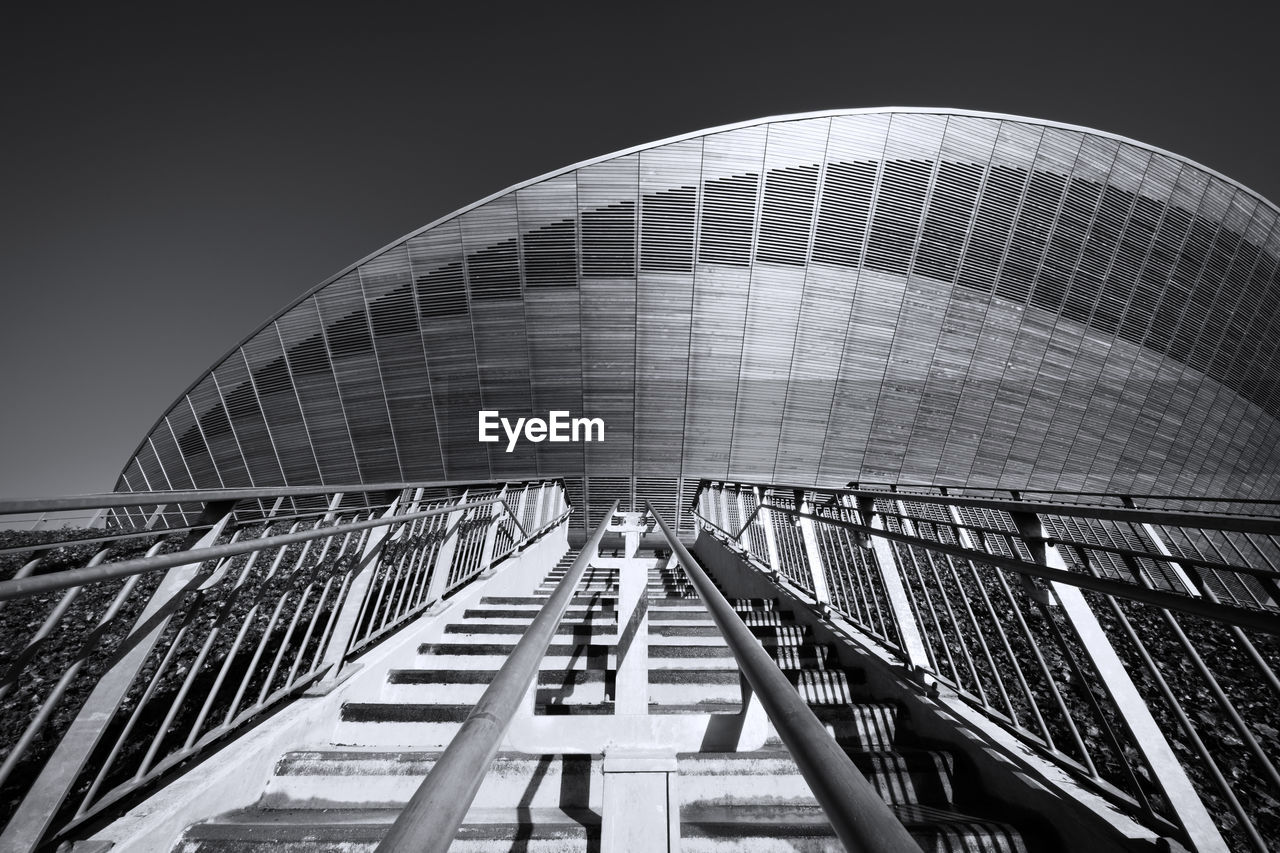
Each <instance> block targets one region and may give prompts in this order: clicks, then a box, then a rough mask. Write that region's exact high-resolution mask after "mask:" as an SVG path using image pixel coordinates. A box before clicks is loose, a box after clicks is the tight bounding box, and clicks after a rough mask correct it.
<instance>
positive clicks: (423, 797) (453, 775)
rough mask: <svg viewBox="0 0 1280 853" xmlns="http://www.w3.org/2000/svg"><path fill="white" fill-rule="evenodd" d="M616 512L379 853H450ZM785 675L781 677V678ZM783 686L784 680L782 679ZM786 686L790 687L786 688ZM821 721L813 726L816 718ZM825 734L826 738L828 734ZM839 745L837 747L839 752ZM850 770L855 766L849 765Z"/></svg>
mask: <svg viewBox="0 0 1280 853" xmlns="http://www.w3.org/2000/svg"><path fill="white" fill-rule="evenodd" d="M617 509H618V502H617V501H614V502H613V505H612V506H611V507H610V508H609V511H608V512H607V513H605V515H604V518H603V519H601V521H600V524H599V525H597V526H596V529H595V530H594V531H593V532H592V534H591V537H590V538H589V539H588V540H587V544H586V545H584V546H583V548H582V550H581V551H580V552H579V553H578V558H577V559H576V560H574V561H573V565H572V566H570V567H569V571H567V572H565V576H564V578H562V579H561V581H560V584H559V585H558V586H557V587H556V589H555V592H553V593H551V597H550V598H549V599H547V603H546V604H545V605H543V607H542V609H541V610H540V611H538V615H537V616H536V617H534V620H533V623H532V624H531V625H530V626H529V628H528V630H527V631H526V632H525V635H524V636H523V637H521V638H520V642H519V643H517V644H516V647H515V649H514V650H513V651H512V652H511V654H510V656H508V657H507V660H506V662H505V663H503V664H502V669H500V670H498V674H497V675H495V676H494V678H493V681H491V682H490V683H489V687H488V688H487V689H486V690H485V691H484V695H483V696H481V697H480V701H479V702H477V703H476V706H475V707H474V708H473V709H472V710H471V714H470V715H469V716H468V717H467V719H466V721H465V722H463V724H462V728H461V729H459V730H458V733H457V734H456V735H454V737H453V740H452V741H451V742H450V743H449V748H448V749H446V750H445V751H444V754H443V755H441V756H440V759H439V760H438V761H437V762H436V764H435V767H433V768H432V769H431V772H430V773H428V774H427V778H426V779H424V780H423V781H422V785H421V786H420V787H419V788H418V791H417V793H415V794H414V795H413V799H411V800H409V804H408V805H406V806H405V807H404V810H403V811H402V812H400V816H399V817H398V818H396V822H395V823H394V824H392V826H391V829H390V831H389V832H387V834H386V836H385V837H384V838H383V839H382V841H381V843H379V844H378V847H377V850H376V851H375V853H401V851H407V850H412V851H414V853H445V851H447V850H448V849H449V847H450V845H451V844H453V837H454V835H456V834H457V832H458V827H459V826H460V825H461V824H462V819H463V818H464V817H465V816H466V814H467V809H469V808H470V807H471V802H472V800H474V799H475V797H476V792H477V791H479V790H480V783H481V782H482V781H483V780H484V775H485V773H486V772H488V769H489V764H490V763H491V762H492V761H493V756H494V755H496V754H497V752H498V747H499V746H500V745H501V744H502V738H503V736H504V735H505V734H506V732H507V728H508V727H509V726H510V725H511V719H512V717H514V716H515V713H516V711H517V710H518V709H519V707H520V701H521V699H522V698H523V697H524V695H525V692H526V691H527V690H528V689H529V686H530V685H531V684H532V683H533V680H534V678H535V677H536V676H537V674H538V668H539V666H540V665H541V663H542V658H543V657H544V656H545V655H546V653H547V646H549V645H550V644H551V640H552V638H553V637H554V636H555V631H556V628H557V626H559V624H560V620H561V619H563V618H564V612H565V610H567V609H568V607H569V602H570V601H571V600H572V599H573V593H574V590H575V589H577V586H578V581H579V580H580V579H581V578H582V573H583V571H585V570H586V568H587V564H588V563H590V562H591V560H592V559H593V558H594V557H595V555H596V550H597V549H598V548H599V547H600V537H601V536H603V535H604V531H605V528H606V527H608V526H609V521H610V520H611V519H612V518H613V514H614V512H615V511H617ZM779 675H781V673H779ZM784 680H785V679H784ZM788 688H790V683H789V682H788ZM815 722H816V720H815ZM824 734H825V732H824ZM834 744H835V742H834V741H832V745H833V746H834ZM851 766H852V765H851Z"/></svg>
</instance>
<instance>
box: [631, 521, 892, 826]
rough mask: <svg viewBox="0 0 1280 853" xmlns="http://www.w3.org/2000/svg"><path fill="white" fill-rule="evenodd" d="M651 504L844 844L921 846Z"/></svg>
mask: <svg viewBox="0 0 1280 853" xmlns="http://www.w3.org/2000/svg"><path fill="white" fill-rule="evenodd" d="M648 510H649V514H650V515H652V516H653V518H654V519H655V520H656V521H657V523H658V527H659V528H660V529H661V530H662V534H663V536H665V537H666V539H667V544H668V545H670V547H671V549H672V551H673V552H674V553H675V555H676V556H677V558H678V559H679V560H680V565H681V566H682V567H683V568H684V571H685V574H686V575H687V576H688V578H689V582H690V583H691V584H692V585H693V588H694V589H695V590H696V591H697V593H698V596H699V597H700V598H701V599H702V602H703V604H705V605H706V607H707V611H708V612H709V613H710V614H711V618H712V619H713V620H714V621H715V623H716V627H717V628H719V629H720V633H721V634H722V635H723V636H724V639H725V642H726V644H727V645H728V646H729V648H730V650H732V652H733V656H734V658H735V659H736V660H737V662H738V668H739V669H740V670H741V671H742V675H743V676H744V677H745V678H746V679H747V683H748V684H750V685H751V690H752V691H753V692H754V694H755V696H756V697H758V698H759V700H760V704H761V706H762V707H763V708H764V710H765V713H766V714H768V715H769V719H770V721H771V722H772V723H773V727H774V729H775V730H776V731H777V733H778V736H779V737H780V738H781V739H782V742H783V743H784V744H786V747H787V749H788V751H790V753H791V757H792V758H793V759H794V760H795V762H796V767H798V768H799V770H800V773H801V774H802V775H803V776H804V778H805V781H806V782H808V783H809V789H810V790H811V791H812V792H813V795H814V797H815V798H816V799H817V801H818V803H819V805H821V806H822V810H823V812H824V813H825V814H826V816H827V820H829V821H830V822H831V827H832V829H834V830H835V833H836V836H837V837H838V838H839V839H840V841H841V843H842V844H844V846H845V849H847V850H871V851H879V850H912V849H915V848H916V847H917V845H916V842H915V841H914V840H913V839H912V838H911V834H910V833H908V832H907V830H906V827H904V826H903V825H902V823H901V822H900V821H899V820H898V818H897V817H895V816H894V814H893V811H892V810H891V809H890V808H889V806H888V804H887V803H885V801H884V799H883V798H882V797H881V796H880V795H879V794H878V793H877V792H876V789H875V788H874V787H873V786H872V785H871V783H870V782H868V781H867V778H866V777H865V776H863V775H862V771H860V770H858V768H857V767H855V766H854V764H853V761H852V760H851V759H850V758H849V756H848V755H847V754H846V753H845V752H844V750H843V749H842V748H841V747H840V745H839V744H838V743H837V742H836V740H835V739H834V738H832V737H831V736H830V735H829V734H827V730H826V728H825V727H824V726H823V724H822V723H821V722H819V720H818V718H817V717H816V716H814V713H813V711H812V710H811V709H810V708H809V706H808V704H807V703H806V702H805V701H804V700H803V699H801V698H800V694H799V693H797V692H796V689H795V687H793V686H792V684H791V682H790V681H789V680H788V679H787V677H786V676H785V675H783V674H782V670H780V669H778V665H777V663H775V662H774V660H773V658H772V657H770V656H769V654H768V653H767V652H766V651H765V650H764V648H763V647H762V646H761V645H760V643H759V641H757V640H756V638H755V636H754V635H753V634H752V633H751V631H750V630H749V629H748V628H747V626H746V625H745V624H744V623H743V621H742V619H741V618H740V617H739V616H738V614H737V613H736V612H734V609H733V607H732V606H730V604H729V602H727V601H726V600H725V598H724V596H723V595H721V594H720V591H719V590H718V589H716V587H715V584H713V583H712V582H711V579H710V578H708V577H707V575H706V572H704V571H703V570H702V567H701V566H699V565H698V562H697V560H695V559H693V557H692V556H691V555H690V554H689V551H688V550H687V549H686V548H685V547H684V545H683V544H681V542H680V540H679V539H678V538H676V536H675V534H673V533H672V532H671V528H670V527H668V526H667V523H666V522H665V521H664V520H663V519H662V517H661V516H660V515H658V513H657V512H656V511H655V510H654V508H653V505H652V504H649V505H648Z"/></svg>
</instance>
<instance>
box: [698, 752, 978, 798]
mask: <svg viewBox="0 0 1280 853" xmlns="http://www.w3.org/2000/svg"><path fill="white" fill-rule="evenodd" d="M848 754H849V756H850V758H851V759H852V760H853V763H854V765H855V766H856V767H857V768H858V769H859V770H860V771H862V773H863V775H864V776H866V777H867V780H868V781H870V782H871V784H872V786H873V787H874V788H875V789H876V792H877V793H878V794H880V796H881V797H882V798H883V799H884V800H885V802H888V803H891V804H905V803H925V804H928V805H934V806H940V807H945V806H949V805H950V804H951V799H952V787H951V777H952V773H953V772H954V768H953V759H952V757H951V756H950V754H948V753H943V752H935V751H930V750H919V749H913V750H894V751H877V752H859V751H855V750H849V751H848ZM679 791H680V801H681V803H684V804H699V805H736V804H763V805H771V804H776V803H784V802H785V803H803V804H810V805H811V804H813V802H814V800H813V793H812V792H811V791H810V790H809V785H808V783H807V782H806V781H805V779H804V777H803V776H802V775H801V774H800V769H799V768H798V767H797V766H796V763H795V761H794V760H793V759H792V758H791V755H790V753H788V752H787V751H786V750H784V749H774V750H768V751H765V750H761V751H756V752H726V753H700V754H696V755H682V756H680V787H679Z"/></svg>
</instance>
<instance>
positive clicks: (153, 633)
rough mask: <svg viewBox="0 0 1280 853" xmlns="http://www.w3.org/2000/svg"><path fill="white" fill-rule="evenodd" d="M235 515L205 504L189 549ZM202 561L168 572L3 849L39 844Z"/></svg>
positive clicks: (8, 829)
mask: <svg viewBox="0 0 1280 853" xmlns="http://www.w3.org/2000/svg"><path fill="white" fill-rule="evenodd" d="M231 519H232V515H231V506H229V505H227V504H226V503H225V502H218V503H216V504H215V503H210V504H206V505H205V511H204V512H203V513H202V515H201V517H200V519H199V520H198V521H197V524H198V525H200V526H203V524H205V523H212V524H213V526H212V527H210V528H209V530H208V531H207V532H206V533H205V534H204V535H202V536H200V537H199V539H197V540H196V541H195V542H194V543H192V544H191V545H190V546H189V547H188V548H187V549H186V550H187V551H199V550H201V549H204V548H208V547H209V546H210V545H212V544H213V543H215V542H217V541H218V537H219V536H221V535H222V531H223V530H224V529H225V528H226V527H227V525H228V524H229V523H230V522H231ZM200 563H201V561H196V562H192V563H187V564H185V565H180V566H175V567H173V568H171V569H170V570H169V571H167V572H166V573H165V575H164V578H163V579H161V581H160V585H159V586H158V587H156V591H155V592H154V593H152V595H151V598H150V600H148V601H147V604H146V606H145V607H144V608H143V609H142V612H141V613H140V614H139V615H138V618H137V619H136V620H135V621H134V624H133V628H132V629H131V630H130V633H129V637H128V638H127V639H126V640H125V641H124V643H123V644H122V646H121V648H126V647H127V648H128V651H127V652H125V653H124V654H123V655H121V657H120V658H119V659H117V660H116V662H115V663H114V664H112V666H111V668H110V669H108V670H107V671H106V672H105V673H103V674H102V676H101V677H100V678H99V679H98V683H97V684H95V685H94V687H93V690H92V691H91V692H90V693H89V697H88V698H87V699H86V700H85V702H84V704H83V705H82V706H81V707H80V710H79V712H78V713H77V714H76V717H75V719H74V720H72V722H71V725H70V726H69V727H68V728H67V730H66V732H65V733H63V735H62V739H61V740H59V741H58V745H57V746H56V747H55V748H54V750H53V754H52V755H50V756H49V760H48V761H46V762H45V764H44V767H43V768H42V769H41V770H40V775H39V776H37V777H36V781H35V783H34V784H32V786H31V788H30V789H29V790H28V791H27V794H26V796H25V797H23V800H22V803H21V804H19V806H18V810H17V811H16V812H15V813H14V815H13V818H12V819H11V820H10V821H9V823H8V825H7V826H5V828H4V832H3V834H0V852H2V853H27V851H30V850H34V849H35V848H36V845H38V844H39V843H40V841H41V839H42V838H43V837H44V834H45V833H46V832H47V831H48V829H49V825H50V824H51V823H52V822H53V818H54V815H55V814H57V812H58V811H59V810H60V809H61V807H62V803H63V802H64V801H65V800H66V798H67V796H68V795H69V794H70V793H71V790H72V788H73V787H74V785H75V782H76V779H77V777H78V776H79V775H80V771H81V769H82V768H83V767H84V764H85V762H86V761H88V759H89V756H90V755H91V754H92V753H93V751H94V749H95V748H96V747H97V745H98V741H99V740H100V739H101V738H102V735H103V734H104V733H105V731H106V730H107V727H108V726H109V725H110V724H111V721H112V719H113V718H114V716H115V713H116V711H117V709H119V707H120V703H121V702H122V701H124V697H125V695H126V694H127V693H128V691H129V687H130V686H131V685H132V684H133V681H134V679H135V678H137V676H138V672H139V671H140V670H141V669H142V666H143V664H145V663H146V662H147V659H148V658H149V657H150V655H151V651H152V649H153V648H154V646H155V644H156V643H157V642H158V641H159V639H160V635H161V633H163V631H164V629H165V626H166V625H168V624H169V617H170V616H172V613H173V610H174V608H176V607H177V605H178V604H179V603H181V601H182V599H183V597H184V596H185V594H186V593H187V592H188V591H189V590H190V589H192V588H194V586H195V585H196V581H197V580H198V572H199V570H200ZM135 637H136V642H135V641H134V639H135Z"/></svg>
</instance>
